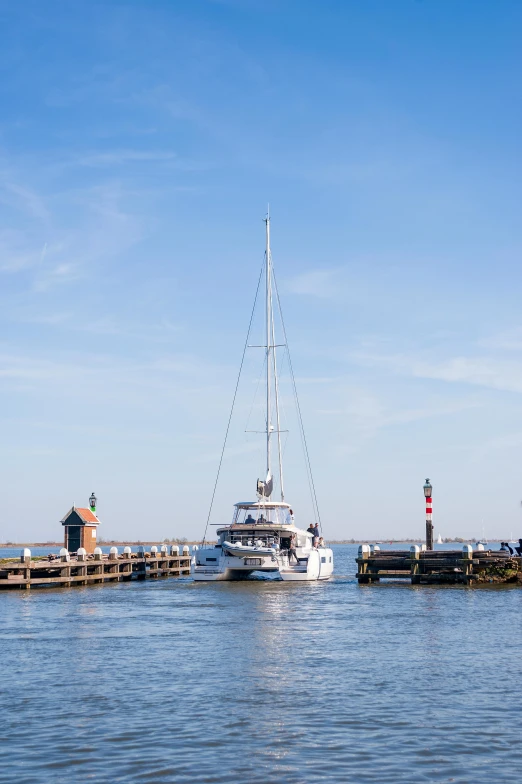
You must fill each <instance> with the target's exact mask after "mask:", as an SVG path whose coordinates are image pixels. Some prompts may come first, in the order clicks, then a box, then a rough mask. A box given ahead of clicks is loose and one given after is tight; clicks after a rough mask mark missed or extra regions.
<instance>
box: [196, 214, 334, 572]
mask: <svg viewBox="0 0 522 784" xmlns="http://www.w3.org/2000/svg"><path fill="white" fill-rule="evenodd" d="M265 224H266V251H265V264H264V271H265V284H266V285H265V296H266V301H265V317H266V333H265V334H266V345H265V346H263V348H264V349H265V351H266V431H263V432H266V479H265V480H264V481H261V480H258V482H257V498H256V500H255V501H241V502H239V503H237V504H235V506H234V514H233V518H232V523H231V524H230V525H222V526H219V525H218V527H217V544H215V545H210V544H208V543H207V542H206V531H207V528H208V525H209V520H210V515H211V512H212V505H213V502H214V496H215V492H216V486H217V482H218V479H219V472H220V468H221V462H222V460H223V454H224V450H225V445H226V439H227V435H228V428H227V435H226V436H225V444H224V445H223V451H222V453H221V460H220V464H219V468H218V476H217V478H216V484H215V486H214V494H213V496H212V501H211V504H210V511H209V515H208V519H207V528H206V529H205V536H204V538H203V542H202V545H201V547H200V548H199V549H198V550H197V551H196V553H195V557H194V559H193V564H192V573H193V575H194V579H195V580H238V579H242V578H245V577H248V576H249V575H250V574H252V572H276V573H278V574H279V576H280V578H281V579H282V580H288V581H301V580H326V579H328V577H330V576H331V574H332V572H333V552H332V550H331V549H330V548H329V547H326V546H325V545H324V543H323V540H322V536H320V534H321V530H320V526H321V520H320V515H319V509H318V506H317V499H316V496H315V489H314V485H313V479H312V475H311V470H310V461H309V459H308V450H307V448H306V439H305V437H304V431H303V430H302V419H301V414H300V408H299V402H298V400H297V394H296V390H295V380H294V377H293V372H292V370H291V367H292V366H291V362H290V361H289V367H290V371H291V373H292V381H293V386H294V393H295V394H296V404H297V412H298V417H299V425H300V427H301V430H302V435H303V444H304V447H305V459H306V462H307V469H308V473H309V481H310V487H311V491H312V499H313V506H314V514H315V518H316V519H315V521H314V523H313V524H311V525H310V526H309V528H308V530H304V529H302V528H297V527H296V526H295V524H294V513H293V509H292V508H291V506H290V504H289V503H287V502H286V501H285V494H284V483H283V461H282V450H281V426H280V416H279V384H278V372H277V361H276V348H277V346H282V345H283V346H286V349H287V351H288V345H287V341H286V334H285V330H284V323H283V322H282V329H283V336H284V343H279V344H277V345H276V339H275V337H276V336H275V324H274V308H273V268H272V257H271V253H270V217H269V215H267V217H266V219H265ZM276 292H277V290H276ZM277 302H278V305H279V298H277ZM254 307H255V303H254ZM281 321H282V320H281ZM250 324H252V320H251V322H250ZM249 334H250V327H249ZM247 347H248V335H247V340H246V343H245V351H246V349H247ZM243 358H244V353H243ZM242 364H243V363H241V365H242ZM240 372H241V371H240ZM238 383H239V382H238ZM236 393H237V386H236ZM234 402H235V395H234ZM234 402H233V404H232V410H233V408H234ZM274 413H275V419H274ZM231 418H232V413H231V415H230V419H229V423H228V427H230V420H231ZM274 436H276V441H277V462H278V479H279V488H280V494H281V500H278V501H274V500H272V492H273V487H274V482H273V474H272V450H273V448H274V447H273V443H272V442H273V440H274Z"/></svg>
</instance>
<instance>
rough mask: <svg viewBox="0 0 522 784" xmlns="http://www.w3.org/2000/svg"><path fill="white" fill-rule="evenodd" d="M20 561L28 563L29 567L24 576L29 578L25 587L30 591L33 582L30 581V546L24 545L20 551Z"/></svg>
mask: <svg viewBox="0 0 522 784" xmlns="http://www.w3.org/2000/svg"><path fill="white" fill-rule="evenodd" d="M20 562H21V563H23V564H26V566H27V569H24V578H25V579H26V580H27V582H26V583H25V585H24V588H25V590H26V591H28V590H29V589H30V588H31V583H30V579H31V551H30V550H29V548H28V547H24V549H23V550H22V552H21V553H20Z"/></svg>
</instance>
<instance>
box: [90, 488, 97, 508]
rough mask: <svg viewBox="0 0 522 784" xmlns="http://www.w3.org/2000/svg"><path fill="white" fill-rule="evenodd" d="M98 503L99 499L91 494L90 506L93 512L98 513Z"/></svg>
mask: <svg viewBox="0 0 522 784" xmlns="http://www.w3.org/2000/svg"><path fill="white" fill-rule="evenodd" d="M97 501H98V499H97V498H96V496H95V495H94V492H93V493H91V495H90V496H89V506H90V507H91V512H95V511H96V503H97Z"/></svg>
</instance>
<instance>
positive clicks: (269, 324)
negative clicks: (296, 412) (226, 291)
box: [265, 209, 272, 477]
mask: <svg viewBox="0 0 522 784" xmlns="http://www.w3.org/2000/svg"><path fill="white" fill-rule="evenodd" d="M265 225H266V475H267V477H269V476H270V468H271V466H270V429H271V422H272V411H271V407H272V402H271V399H270V397H271V395H270V392H271V389H270V386H271V381H270V364H271V352H270V349H271V343H272V280H271V257H270V209H268V211H267V214H266V218H265Z"/></svg>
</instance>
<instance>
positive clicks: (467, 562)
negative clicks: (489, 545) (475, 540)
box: [462, 544, 473, 577]
mask: <svg viewBox="0 0 522 784" xmlns="http://www.w3.org/2000/svg"><path fill="white" fill-rule="evenodd" d="M462 562H463V566H464V574H465V576H466V577H470V576H471V575H472V574H473V548H472V546H471V545H470V544H465V545H464V547H463V548H462Z"/></svg>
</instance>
